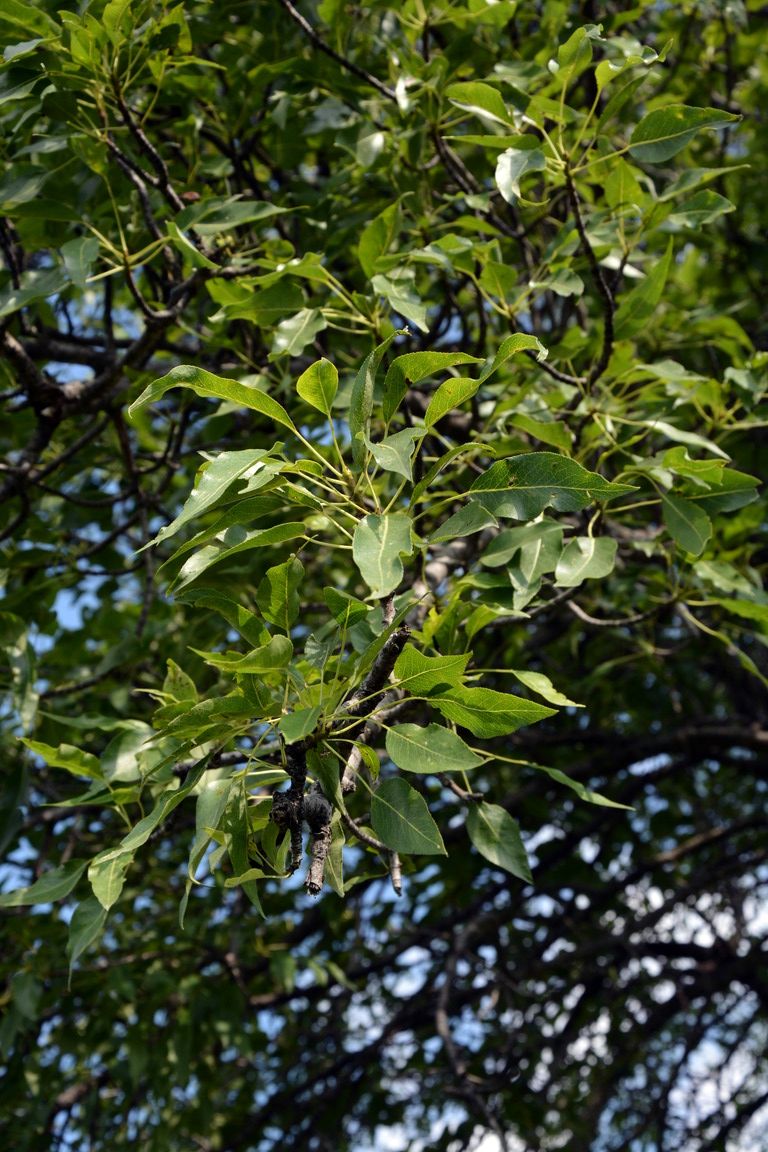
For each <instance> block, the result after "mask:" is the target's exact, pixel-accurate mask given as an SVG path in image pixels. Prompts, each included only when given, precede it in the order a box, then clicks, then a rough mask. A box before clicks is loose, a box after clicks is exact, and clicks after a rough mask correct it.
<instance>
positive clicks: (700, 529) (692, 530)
mask: <svg viewBox="0 0 768 1152" xmlns="http://www.w3.org/2000/svg"><path fill="white" fill-rule="evenodd" d="M661 514H662V516H663V518H664V525H665V527H666V529H667V531H668V532H669V534H670V536H671V537H672V539H673V540H674V541H675V543H676V544H677V545H678V546H679V547H680V548H682V549H683V551H684V552H690V553H691V554H692V555H693V556H699V555H700V554H701V553H702V552H703V551H704V548H705V547H706V543H707V541H708V540H709V538H710V536H711V535H712V521H711V520H710V518H709V516H708V515H707V513H706V512H705V511H704V509H703V508H699V507H697V505H696V504H694V503H693V502H692V501H691V500H686V499H685V498H684V497H682V496H673V495H672V494H671V493H670V492H668V493H665V494H664V495H663V496H662V497H661Z"/></svg>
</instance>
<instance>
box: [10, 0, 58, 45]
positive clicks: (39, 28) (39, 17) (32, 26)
mask: <svg viewBox="0 0 768 1152" xmlns="http://www.w3.org/2000/svg"><path fill="white" fill-rule="evenodd" d="M0 21H2V22H3V23H6V24H11V25H12V26H14V27H18V28H22V29H23V30H24V31H25V32H35V33H37V34H38V35H39V36H42V37H48V36H58V35H60V33H61V28H60V26H59V25H58V24H57V23H56V21H55V20H54V19H53V18H52V17H51V16H49V15H48V13H47V12H45V11H43V9H42V8H35V6H34V5H30V4H28V3H26V0H3V4H2V7H1V8H0Z"/></svg>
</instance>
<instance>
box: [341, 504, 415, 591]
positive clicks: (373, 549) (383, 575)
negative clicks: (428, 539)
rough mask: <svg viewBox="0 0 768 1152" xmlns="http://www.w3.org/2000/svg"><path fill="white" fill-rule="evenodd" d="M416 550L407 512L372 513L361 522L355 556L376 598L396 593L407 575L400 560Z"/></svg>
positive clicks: (354, 546) (359, 523) (353, 553)
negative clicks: (404, 574)
mask: <svg viewBox="0 0 768 1152" xmlns="http://www.w3.org/2000/svg"><path fill="white" fill-rule="evenodd" d="M412 551H413V544H412V541H411V519H410V517H409V516H408V515H406V513H405V512H390V513H387V514H385V515H383V516H375V515H373V514H370V515H368V516H365V517H363V519H362V520H360V521H358V524H357V527H356V528H355V534H354V537H353V541H352V556H353V558H354V561H355V564H356V565H357V567H358V568H359V570H360V575H361V576H362V578H363V580H365V582H366V584H367V585H368V587H369V588H370V590H371V593H372V595H373V596H376V597H378V598H381V597H382V596H388V595H389V593H390V592H394V591H395V589H396V588H397V586H398V584H399V583H400V581H401V580H402V578H403V572H404V568H403V562H402V560H401V559H400V557H401V555H403V554H405V555H407V556H410V554H411V552H412Z"/></svg>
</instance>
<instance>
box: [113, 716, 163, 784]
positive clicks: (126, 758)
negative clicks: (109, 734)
mask: <svg viewBox="0 0 768 1152" xmlns="http://www.w3.org/2000/svg"><path fill="white" fill-rule="evenodd" d="M153 736H154V731H153V730H152V728H150V726H149V724H145V723H144V722H143V721H142V720H126V721H124V724H123V730H122V731H120V732H117V733H116V735H115V736H113V738H112V739H111V740H110V742H109V744H107V746H106V748H105V749H104V751H103V752H102V754H101V769H102V772H103V773H104V776H105V778H106V779H107V780H109V781H110V783H112V782H114V781H134V780H140V779H141V777H142V775H143V773H144V772H146V770H147V769H148V768H149V767H150V766H151V764H150V763H149V762H148V760H151V758H152V756H153V755H156V750H150V747H149V741H150V740H151V739H152V737H153Z"/></svg>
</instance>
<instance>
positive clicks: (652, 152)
mask: <svg viewBox="0 0 768 1152" xmlns="http://www.w3.org/2000/svg"><path fill="white" fill-rule="evenodd" d="M740 119H741V117H740V116H737V115H734V114H733V113H732V112H723V111H721V110H720V109H719V108H692V107H690V106H689V105H687V104H667V105H666V107H664V108H657V109H656V110H655V111H653V112H649V113H648V115H647V116H644V117H643V118H642V120H641V121H640V123H639V124H638V125H637V127H636V128H635V130H634V132H633V133H632V139H631V141H630V145H629V150H630V152H631V153H632V155H633V156H634V158H635V159H636V160H640V161H641V162H642V163H644V164H660V163H661V162H662V161H664V160H669V158H670V156H676V155H677V153H678V152H679V151H680V150H681V149H682V148H685V146H686V144H690V142H691V140H693V138H694V136H695V135H696V133H697V132H700V131H701V129H702V128H722V127H724V126H725V125H726V124H732V123H733V121H734V120H740Z"/></svg>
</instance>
